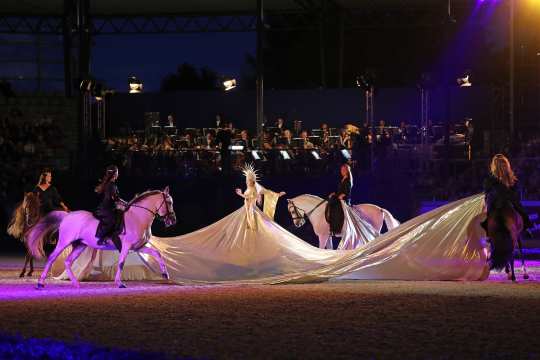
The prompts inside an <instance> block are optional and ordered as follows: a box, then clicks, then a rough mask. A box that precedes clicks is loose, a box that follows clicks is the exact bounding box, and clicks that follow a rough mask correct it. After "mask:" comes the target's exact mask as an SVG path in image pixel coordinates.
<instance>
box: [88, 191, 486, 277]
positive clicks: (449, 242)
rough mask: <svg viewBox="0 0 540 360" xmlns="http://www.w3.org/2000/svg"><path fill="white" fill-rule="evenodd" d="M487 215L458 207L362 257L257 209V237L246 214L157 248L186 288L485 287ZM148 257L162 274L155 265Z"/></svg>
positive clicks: (391, 236) (480, 202)
mask: <svg viewBox="0 0 540 360" xmlns="http://www.w3.org/2000/svg"><path fill="white" fill-rule="evenodd" d="M483 207H484V196H483V195H475V196H471V197H468V198H466V199H462V200H459V201H456V202H453V203H451V204H448V205H446V206H443V207H440V208H438V209H435V210H433V211H431V212H429V213H426V214H423V215H420V216H418V217H416V218H414V219H411V220H409V221H407V222H406V223H403V224H401V225H400V226H398V227H397V228H395V229H393V230H392V231H389V232H387V233H385V234H384V235H381V236H379V237H378V238H376V239H375V240H373V241H371V242H370V243H368V244H366V245H364V246H362V247H360V248H358V249H356V250H337V251H332V250H322V249H319V248H315V247H313V246H311V245H309V244H307V243H306V242H304V241H303V240H301V239H299V238H298V237H296V236H294V235H293V234H291V233H289V232H288V231H286V230H285V229H283V228H282V227H281V226H279V225H278V224H276V223H275V222H274V221H272V219H271V218H269V217H268V216H266V215H265V214H264V213H263V212H261V211H260V210H258V209H256V208H255V209H254V220H255V221H256V230H253V229H251V228H249V227H248V226H247V216H248V214H247V213H246V210H245V208H244V207H242V208H240V209H239V210H237V211H235V212H233V213H232V214H230V215H228V216H227V217H225V218H223V219H221V220H220V221H218V222H216V223H214V224H212V225H209V226H208V227H206V228H203V229H200V230H198V231H195V232H192V233H189V234H186V235H182V236H178V237H171V238H159V237H155V236H152V238H151V240H150V243H151V245H152V246H154V247H155V248H156V249H158V250H159V251H160V252H161V254H162V256H163V258H164V259H165V262H166V264H167V267H168V270H169V274H170V276H171V280H173V281H175V282H178V283H198V282H203V283H221V282H232V283H260V284H272V283H286V282H313V281H325V280H328V279H402V280H484V279H486V278H487V276H488V274H489V269H488V267H487V264H486V252H485V249H484V246H483V243H482V239H481V238H482V236H483V230H482V228H481V227H480V225H479V223H480V221H481V220H482V218H483V212H482V211H483ZM113 254H116V252H113ZM142 256H144V259H145V262H148V264H149V266H150V267H151V268H153V269H157V264H156V263H154V262H153V260H151V259H148V258H147V256H145V255H142ZM81 260H82V259H81ZM87 261H88V259H87ZM82 262H84V260H83V261H82ZM111 262H114V261H111ZM86 264H88V262H87V263H86ZM79 267H80V268H84V264H83V265H79ZM94 267H95V261H94ZM158 273H159V272H158ZM140 275H141V276H143V277H144V278H152V279H153V278H154V275H149V274H142V273H141V274H140ZM145 276H148V277H145Z"/></svg>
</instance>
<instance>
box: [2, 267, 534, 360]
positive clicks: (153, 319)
mask: <svg viewBox="0 0 540 360" xmlns="http://www.w3.org/2000/svg"><path fill="white" fill-rule="evenodd" d="M528 263H529V272H530V274H531V278H530V279H529V280H526V281H525V280H523V279H522V278H521V276H520V278H519V280H520V281H519V282H518V283H511V282H509V281H507V280H506V279H505V277H504V276H503V275H492V276H491V277H490V279H489V280H488V281H484V282H438V281H429V282H416V281H347V282H330V283H321V284H305V285H277V286H274V285H272V286H271V285H269V286H254V285H226V286H224V285H204V286H180V285H170V284H166V283H160V282H130V283H128V288H127V289H117V288H115V287H114V285H113V284H112V283H92V282H85V283H83V284H82V286H81V288H80V289H74V288H72V287H71V284H70V283H68V282H60V281H50V282H49V283H48V285H47V288H46V289H45V290H43V291H37V290H34V288H33V286H34V285H35V282H36V276H34V278H31V279H28V278H25V279H22V280H21V279H19V278H18V277H17V275H18V270H17V269H16V268H14V266H13V263H9V264H8V265H7V266H4V267H3V269H2V270H0V333H3V334H20V335H23V336H25V337H40V338H52V339H59V340H65V341H77V340H83V341H87V342H90V343H93V344H96V345H99V346H106V347H112V348H117V349H131V350H140V351H151V352H159V353H163V354H165V355H168V356H170V357H173V358H174V357H181V356H190V357H198V358H218V359H219V358H223V359H226V358H234V359H238V358H241V359H253V358H298V359H308V358H309V359H311V358H354V359H363V358H374V359H380V358H393V359H409V358H422V359H424V358H426V359H428V358H429V359H454V358H455V359H476V358H486V359H499V358H500V359H508V358H521V359H537V358H538V359H540V338H539V336H538V332H539V331H540V262H538V261H529V262H528ZM39 272H40V271H38V272H37V273H36V275H37V274H39Z"/></svg>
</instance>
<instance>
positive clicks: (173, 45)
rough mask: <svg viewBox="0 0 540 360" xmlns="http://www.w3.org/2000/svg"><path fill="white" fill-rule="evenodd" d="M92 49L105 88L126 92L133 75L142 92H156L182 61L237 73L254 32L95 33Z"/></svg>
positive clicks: (250, 47)
mask: <svg viewBox="0 0 540 360" xmlns="http://www.w3.org/2000/svg"><path fill="white" fill-rule="evenodd" d="M92 51H93V53H92V65H91V66H92V69H91V72H92V74H94V76H95V77H96V78H97V79H99V80H102V81H104V82H105V83H106V85H107V86H108V87H112V88H114V89H116V90H117V91H121V92H124V91H127V78H128V76H129V75H131V74H133V75H135V76H137V77H138V78H140V79H141V80H142V81H143V83H144V90H145V91H158V90H159V87H160V83H161V79H162V78H163V77H164V76H165V75H167V74H169V73H173V72H175V71H176V68H177V66H178V65H179V64H182V63H184V62H187V63H190V64H193V65H196V66H197V67H202V66H208V67H209V68H211V69H212V70H214V71H216V72H217V73H218V74H220V75H228V76H239V74H240V72H241V69H242V66H243V65H244V57H245V54H246V53H251V54H254V53H255V33H199V34H181V35H180V34H179V35H161V34H160V35H110V36H97V37H95V38H94V46H93V49H92Z"/></svg>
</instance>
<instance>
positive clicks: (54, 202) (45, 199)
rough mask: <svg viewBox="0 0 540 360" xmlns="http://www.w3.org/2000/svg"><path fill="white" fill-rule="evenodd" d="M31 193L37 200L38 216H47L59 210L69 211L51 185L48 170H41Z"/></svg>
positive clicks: (50, 173) (49, 171)
mask: <svg viewBox="0 0 540 360" xmlns="http://www.w3.org/2000/svg"><path fill="white" fill-rule="evenodd" d="M33 193H34V194H36V195H37V197H38V199H39V203H40V205H39V213H40V216H44V215H47V214H48V213H50V212H51V211H54V210H59V209H62V210H64V211H69V209H68V207H67V206H66V205H65V204H64V202H63V201H62V198H61V197H60V194H58V190H57V189H56V187H54V186H53V185H52V171H51V170H50V169H43V171H42V172H41V174H40V175H39V180H38V183H37V185H36V187H35V188H34V190H33Z"/></svg>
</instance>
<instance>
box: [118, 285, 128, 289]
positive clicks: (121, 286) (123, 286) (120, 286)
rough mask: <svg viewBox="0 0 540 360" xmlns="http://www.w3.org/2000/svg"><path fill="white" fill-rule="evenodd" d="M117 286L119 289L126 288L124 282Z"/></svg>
mask: <svg viewBox="0 0 540 360" xmlns="http://www.w3.org/2000/svg"><path fill="white" fill-rule="evenodd" d="M118 288H119V289H125V288H127V286H126V285H124V284H120V285H118Z"/></svg>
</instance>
